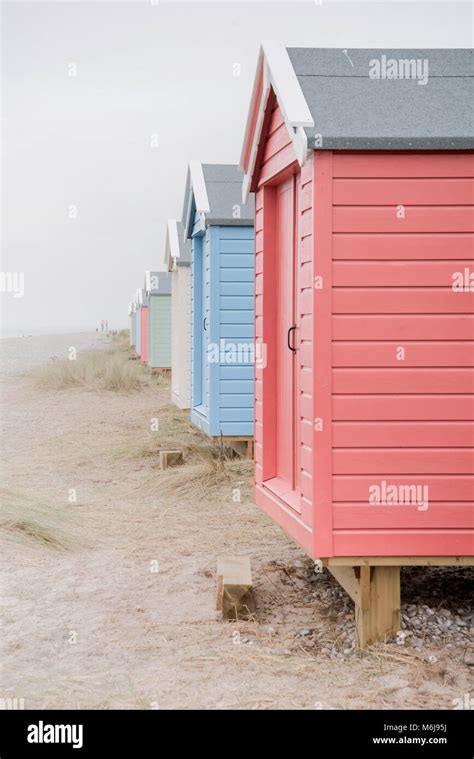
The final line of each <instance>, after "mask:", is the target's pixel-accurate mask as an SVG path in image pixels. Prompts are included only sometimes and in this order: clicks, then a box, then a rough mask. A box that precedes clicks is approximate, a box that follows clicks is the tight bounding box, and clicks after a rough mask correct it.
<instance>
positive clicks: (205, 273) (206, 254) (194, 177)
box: [183, 161, 254, 440]
mask: <svg viewBox="0 0 474 759" xmlns="http://www.w3.org/2000/svg"><path fill="white" fill-rule="evenodd" d="M242 178H243V174H242V173H241V172H240V170H239V169H238V167H237V166H234V165H229V164H201V163H199V162H198V161H191V162H190V164H189V168H188V174H187V180H186V191H185V198H184V205H183V228H184V236H185V238H187V239H189V240H190V241H191V411H190V413H191V420H192V422H193V423H194V424H196V425H197V426H198V427H200V429H201V430H203V431H204V432H205V433H206V434H208V435H210V436H211V437H216V438H217V437H221V436H222V437H226V438H229V439H232V440H235V439H241V440H251V439H252V436H253V428H254V411H253V397H254V391H253V373H254V284H253V283H254V227H253V219H254V203H253V196H252V195H251V196H250V198H249V200H248V201H247V203H245V204H243V203H242Z"/></svg>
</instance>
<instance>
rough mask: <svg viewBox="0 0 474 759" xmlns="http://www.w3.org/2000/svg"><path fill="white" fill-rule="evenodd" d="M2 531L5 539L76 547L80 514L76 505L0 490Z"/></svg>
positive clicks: (43, 544) (67, 548) (0, 523)
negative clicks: (50, 501) (76, 510)
mask: <svg viewBox="0 0 474 759" xmlns="http://www.w3.org/2000/svg"><path fill="white" fill-rule="evenodd" d="M0 504H1V507H0V534H1V535H2V538H3V539H4V540H7V541H10V542H14V543H19V544H25V543H34V544H36V545H41V546H43V547H44V548H51V549H56V550H73V549H74V547H75V546H76V545H77V538H76V537H75V534H76V533H77V530H76V528H77V526H78V525H77V515H75V514H74V506H73V505H57V504H53V503H49V502H48V503H46V502H44V501H41V500H36V499H33V498H31V497H27V496H24V495H21V494H19V493H15V492H13V491H11V490H9V489H7V488H1V489H0Z"/></svg>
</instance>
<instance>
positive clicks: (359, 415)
mask: <svg viewBox="0 0 474 759" xmlns="http://www.w3.org/2000/svg"><path fill="white" fill-rule="evenodd" d="M332 410H333V420H334V421H355V420H361V421H369V422H371V421H392V420H402V421H415V420H419V421H436V420H439V421H446V420H453V421H468V420H469V421H472V420H473V419H474V395H441V394H439V395H425V396H420V395H335V396H333V404H332Z"/></svg>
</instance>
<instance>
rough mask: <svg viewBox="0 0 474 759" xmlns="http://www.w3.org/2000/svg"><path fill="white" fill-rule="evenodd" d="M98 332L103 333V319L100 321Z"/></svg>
mask: <svg viewBox="0 0 474 759" xmlns="http://www.w3.org/2000/svg"><path fill="white" fill-rule="evenodd" d="M100 331H101V332H103V331H104V320H103V319H102V321H101V323H100Z"/></svg>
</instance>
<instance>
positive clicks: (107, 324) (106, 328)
mask: <svg viewBox="0 0 474 759" xmlns="http://www.w3.org/2000/svg"><path fill="white" fill-rule="evenodd" d="M105 331H106V332H108V331H109V320H108V319H106V320H105Z"/></svg>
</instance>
